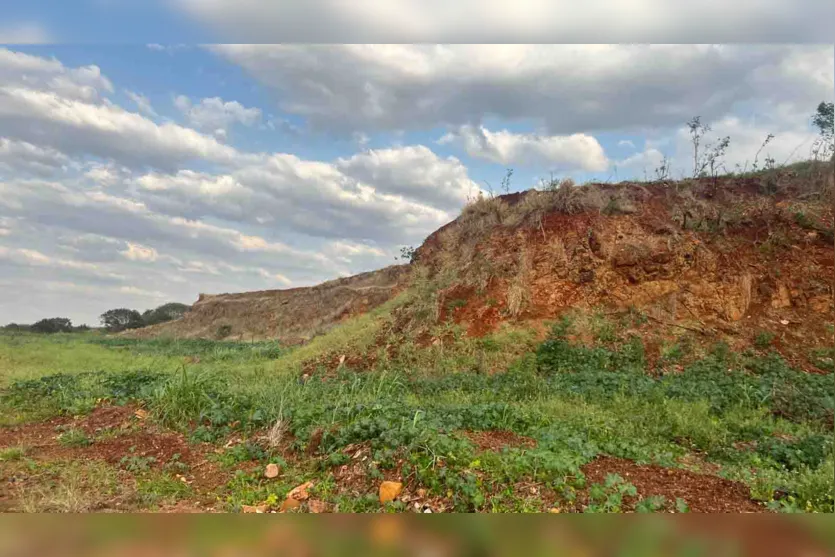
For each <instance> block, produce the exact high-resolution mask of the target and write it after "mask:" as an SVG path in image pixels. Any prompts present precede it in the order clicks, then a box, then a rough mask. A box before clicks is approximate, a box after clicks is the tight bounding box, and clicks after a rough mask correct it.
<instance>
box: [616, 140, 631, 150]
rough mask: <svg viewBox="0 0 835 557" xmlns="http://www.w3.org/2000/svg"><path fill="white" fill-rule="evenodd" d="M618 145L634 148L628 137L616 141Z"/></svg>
mask: <svg viewBox="0 0 835 557" xmlns="http://www.w3.org/2000/svg"><path fill="white" fill-rule="evenodd" d="M618 147H629V148H630V149H634V148H635V144H634V143H632V141H630V140H629V139H621V140H620V141H618Z"/></svg>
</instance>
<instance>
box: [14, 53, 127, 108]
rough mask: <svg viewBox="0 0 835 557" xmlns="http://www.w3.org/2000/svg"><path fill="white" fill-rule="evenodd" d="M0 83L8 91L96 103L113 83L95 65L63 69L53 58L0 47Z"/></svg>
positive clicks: (111, 87) (108, 90) (109, 90)
mask: <svg viewBox="0 0 835 557" xmlns="http://www.w3.org/2000/svg"><path fill="white" fill-rule="evenodd" d="M0 84H2V85H3V86H4V87H8V88H26V89H36V90H41V91H49V92H52V93H55V94H57V95H60V96H61V97H63V98H67V99H72V100H78V101H85V102H96V101H98V100H100V97H101V94H103V93H112V92H113V84H112V83H111V82H110V80H109V79H107V78H106V77H105V76H103V75H102V73H101V70H100V69H99V67H98V66H94V65H90V66H82V67H79V68H67V67H65V66H64V65H63V64H62V63H61V62H59V61H58V60H56V59H55V58H51V59H48V58H42V57H40V56H34V55H32V54H24V53H22V52H15V51H12V50H9V49H6V48H0Z"/></svg>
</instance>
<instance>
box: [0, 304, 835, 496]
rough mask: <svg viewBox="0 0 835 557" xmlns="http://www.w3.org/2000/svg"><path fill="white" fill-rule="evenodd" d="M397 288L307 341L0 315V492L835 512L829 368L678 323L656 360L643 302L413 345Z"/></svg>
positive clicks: (834, 389)
mask: <svg viewBox="0 0 835 557" xmlns="http://www.w3.org/2000/svg"><path fill="white" fill-rule="evenodd" d="M398 303H401V302H398V301H397V300H395V301H394V302H392V303H389V304H387V305H386V306H383V307H381V308H378V310H375V311H374V312H372V313H370V314H367V315H365V316H362V317H360V318H358V319H355V320H353V321H350V322H348V323H346V324H345V325H343V326H341V327H339V328H337V329H334V330H332V331H331V332H329V333H327V334H325V335H323V336H321V337H318V338H317V339H315V340H314V341H313V342H311V343H310V344H308V345H306V346H303V347H299V348H282V347H279V346H278V345H276V344H275V343H269V342H261V343H254V344H250V343H229V342H212V341H174V340H162V339H161V340H125V339H120V338H107V337H105V336H103V335H101V334H99V333H96V332H91V333H83V334H70V335H51V336H40V335H32V334H9V333H5V334H0V389H2V391H1V392H2V394H1V395H0V396H2V398H0V421H1V422H0V423H2V427H3V428H4V429H2V430H0V439H2V441H0V479H2V482H3V487H2V488H0V505H2V507H3V508H5V509H8V510H21V511H44V510H46V511H78V510H82V511H85V510H98V509H117V510H156V509H167V508H173V509H175V510H176V509H180V508H194V509H197V510H220V511H232V512H239V511H241V510H244V511H251V510H252V509H251V508H250V506H252V507H257V506H261V508H262V509H264V508H265V509H266V510H270V509H278V508H279V507H280V506H281V505H282V502H284V501H285V500H286V499H287V497H288V494H289V493H290V492H291V490H293V488H296V487H297V486H300V485H303V484H304V483H305V482H308V481H309V482H312V485H310V486H308V487H307V488H306V489H305V490H304V491H305V493H304V496H303V497H301V498H300V499H299V500H300V501H301V502H302V504H301V505H300V506H299V505H294V506H296V507H299V510H301V511H313V512H318V511H321V510H328V511H339V512H356V511H361V512H378V511H390V512H398V511H418V512H427V509H428V510H431V511H432V512H439V511H469V512H471V511H479V512H548V511H550V512H624V511H639V512H652V511H669V512H687V511H707V512H710V511H716V510H722V509H725V510H742V509H746V510H751V509H754V510H756V509H761V510H765V511H767V510H774V511H783V512H833V481H834V480H833V477H834V476H835V459H833V437H832V416H833V408H835V382H833V377H832V375H831V374H829V375H811V374H806V373H803V372H800V371H796V370H793V369H791V368H790V367H789V366H788V365H787V364H786V363H785V362H784V361H783V360H781V359H780V358H779V357H778V356H776V355H775V354H772V353H769V352H767V351H766V350H758V349H754V348H752V350H750V351H748V352H744V353H735V352H731V351H729V350H728V349H727V346H725V345H723V344H721V343H718V344H715V345H713V346H711V347H710V348H709V350H703V351H695V350H693V348H692V346H691V345H690V344H689V343H688V342H687V338H686V337H682V339H681V341H680V342H678V343H676V344H673V345H671V346H669V347H667V348H666V350H665V352H664V357H663V358H662V361H660V362H657V363H654V365H652V366H650V365H649V364H648V363H647V361H646V358H645V356H644V352H643V345H642V344H641V342H640V341H639V339H638V338H637V337H635V336H631V335H629V334H627V331H628V330H629V327H628V325H629V323H627V321H628V320H630V319H636V318H639V317H640V316H635V315H631V314H630V315H627V316H623V317H618V318H606V317H601V316H595V317H594V320H592V323H593V326H591V328H590V330H591V332H592V337H593V338H594V340H593V341H592V342H590V343H588V342H587V343H584V344H580V343H579V342H575V341H574V340H573V339H574V338H575V337H576V335H574V333H575V332H576V328H577V327H579V326H580V324H581V322H582V326H583V327H585V328H587V329H588V328H589V324H588V323H589V320H588V319H586V320H585V321H582V320H581V319H580V318H573V319H572V318H566V319H564V320H563V321H561V322H559V323H553V324H550V332H548V333H547V336H546V338H545V339H544V340H543V339H542V335H541V334H538V333H537V332H536V331H534V330H529V329H525V328H518V327H517V328H514V327H511V326H506V327H504V328H502V329H501V330H500V331H499V332H497V333H493V334H491V335H489V336H487V337H484V338H479V339H473V338H467V337H466V336H464V335H463V334H462V332H461V330H459V329H458V328H457V327H456V326H454V325H449V324H448V325H444V326H442V327H439V328H437V329H436V330H433V331H432V333H433V334H432V338H435V339H440V340H438V341H435V342H429V343H422V342H421V340H420V339H419V338H414V337H410V336H409V334H408V333H397V332H396V331H393V330H392V329H391V327H392V323H393V320H392V317H391V316H392V310H393V309H394V308H396V306H397V304H398ZM398 335H400V336H398ZM381 338H382V339H389V340H391V341H392V344H394V341H395V340H396V349H394V350H392V349H390V347H389V348H387V346H386V345H385V344H384V343H381V342H379V339H381ZM358 346H359V347H362V348H361V349H360V350H359V353H360V355H361V356H364V357H365V359H352V358H350V357H349V358H347V359H345V361H344V362H343V363H342V364H339V365H335V366H334V365H330V364H329V363H328V362H330V361H331V358H330V357H331V356H334V357H337V358H338V357H339V356H340V355H345V354H346V353H347V354H348V355H349V356H352V355H354V354H352V353H349V352H347V351H348V350H349V348H350V347H353V348H352V349H353V350H354V351H355V352H356V351H357V348H356V347H358ZM354 361H364V362H366V364H365V365H359V364H356V365H355V364H352V363H351V362H354ZM359 368H361V369H359ZM2 432H5V433H2ZM270 463H273V464H276V465H277V466H278V469H279V473H278V475H277V477H274V478H267V477H265V475H264V469H265V466H266V465H267V464H270ZM383 481H394V482H398V483H401V484H402V491H401V492H400V493H399V495H398V496H397V497H396V498H395V499H394V500H393V501H392V502H387V503H385V504H381V502H380V497H379V486H380V484H381V482H383ZM722 494H726V495H722ZM291 508H292V506H291Z"/></svg>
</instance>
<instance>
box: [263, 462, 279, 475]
mask: <svg viewBox="0 0 835 557" xmlns="http://www.w3.org/2000/svg"><path fill="white" fill-rule="evenodd" d="M280 473H281V468H279V467H278V464H274V463H272V462H271V463H269V464H267V467H266V468H265V469H264V477H265V478H270V479H272V478H277V477H278V475H279V474H280Z"/></svg>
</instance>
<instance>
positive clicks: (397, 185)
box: [336, 145, 479, 210]
mask: <svg viewBox="0 0 835 557" xmlns="http://www.w3.org/2000/svg"><path fill="white" fill-rule="evenodd" d="M336 168H338V169H339V170H340V171H341V172H342V173H343V174H345V175H346V176H349V177H352V178H354V179H356V180H358V181H360V182H362V183H364V184H368V185H371V186H373V187H374V189H375V191H377V192H380V193H386V194H392V195H400V196H403V197H405V198H407V199H414V200H417V201H422V202H426V203H428V204H429V205H431V206H432V207H437V208H441V209H446V210H456V209H459V208H460V207H462V206H463V205H464V204H465V203H466V202H467V199H468V198H470V197H474V196H476V195H477V194H478V192H479V187H478V186H477V185H476V184H475V182H473V181H472V180H470V178H469V176H468V175H467V168H466V167H465V166H464V165H463V164H461V161H459V160H458V159H456V158H454V157H449V158H446V159H442V158H440V157H438V156H437V155H436V154H435V153H433V152H432V151H431V150H430V149H429V148H427V147H425V146H423V145H412V146H406V147H399V148H392V149H372V150H369V151H365V152H363V153H359V154H356V155H353V156H352V157H349V158H340V159H338V160H337V161H336Z"/></svg>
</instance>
